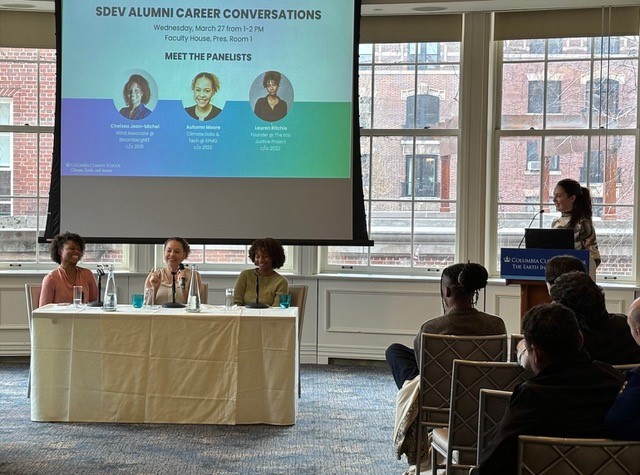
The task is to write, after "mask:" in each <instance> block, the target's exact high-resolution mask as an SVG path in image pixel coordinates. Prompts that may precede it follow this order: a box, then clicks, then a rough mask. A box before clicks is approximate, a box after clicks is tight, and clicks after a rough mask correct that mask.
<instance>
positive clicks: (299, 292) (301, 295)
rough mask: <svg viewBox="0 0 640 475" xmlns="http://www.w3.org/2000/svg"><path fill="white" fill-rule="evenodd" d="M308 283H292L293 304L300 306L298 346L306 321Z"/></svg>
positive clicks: (290, 287) (290, 290)
mask: <svg viewBox="0 0 640 475" xmlns="http://www.w3.org/2000/svg"><path fill="white" fill-rule="evenodd" d="M308 289H309V286H308V285H290V286H289V293H290V294H291V306H292V307H298V346H299V344H300V340H301V338H302V323H303V322H304V308H305V306H306V305H307V291H308Z"/></svg>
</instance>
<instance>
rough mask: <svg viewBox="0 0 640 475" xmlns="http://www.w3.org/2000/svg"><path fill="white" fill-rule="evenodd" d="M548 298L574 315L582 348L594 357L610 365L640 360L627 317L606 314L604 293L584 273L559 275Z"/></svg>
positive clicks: (639, 352)
mask: <svg viewBox="0 0 640 475" xmlns="http://www.w3.org/2000/svg"><path fill="white" fill-rule="evenodd" d="M551 299H552V300H553V301H554V302H557V303H561V304H562V305H566V306H567V307H569V308H570V309H571V310H573V312H574V313H575V314H576V318H577V319H578V324H579V325H580V329H581V330H582V334H583V335H584V347H585V349H586V350H587V351H588V352H589V354H590V355H591V357H592V358H593V359H596V360H599V361H604V362H605V363H609V364H627V363H640V347H639V346H638V345H637V344H636V342H635V341H634V339H633V338H632V337H631V335H630V333H629V327H628V325H627V317H626V316H625V315H622V314H619V313H609V312H607V309H606V307H605V299H604V292H603V291H602V288H601V287H599V286H598V285H597V284H596V283H595V282H594V281H593V280H591V277H589V276H588V275H587V274H585V273H584V272H568V273H566V274H563V275H561V276H560V277H558V278H557V279H556V281H555V284H554V285H553V286H552V287H551Z"/></svg>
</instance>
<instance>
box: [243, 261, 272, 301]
mask: <svg viewBox="0 0 640 475" xmlns="http://www.w3.org/2000/svg"><path fill="white" fill-rule="evenodd" d="M255 274H256V301H255V303H247V304H245V307H247V308H268V307H269V306H268V305H267V304H264V303H260V272H259V271H258V269H256V270H255Z"/></svg>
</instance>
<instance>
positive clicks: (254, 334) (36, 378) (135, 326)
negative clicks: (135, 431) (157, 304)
mask: <svg viewBox="0 0 640 475" xmlns="http://www.w3.org/2000/svg"><path fill="white" fill-rule="evenodd" d="M297 344H298V340H297V309H296V308H289V309H279V308H268V309H247V308H243V307H240V308H235V309H233V310H225V309H224V308H223V307H215V306H209V305H203V310H202V312H201V313H195V314H192V313H187V312H186V311H185V310H184V309H165V308H157V309H154V310H150V311H147V310H139V309H134V308H132V307H131V306H130V305H122V306H119V307H118V309H117V311H116V312H105V311H103V310H102V309H100V308H90V307H83V308H80V309H76V308H74V307H73V306H60V305H55V304H51V305H46V306H44V307H41V308H39V309H37V310H35V311H34V312H33V321H32V333H31V420H34V421H78V422H158V423H187V424H258V423H265V424H279V425H280V424H282V425H289V424H294V423H295V420H296V414H297V397H296V387H297V380H296V378H297V371H296V368H297V364H298V361H297V358H298V351H297Z"/></svg>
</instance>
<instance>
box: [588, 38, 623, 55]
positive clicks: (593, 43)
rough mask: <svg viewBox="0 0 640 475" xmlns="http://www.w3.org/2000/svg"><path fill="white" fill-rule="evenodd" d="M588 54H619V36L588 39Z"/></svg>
mask: <svg viewBox="0 0 640 475" xmlns="http://www.w3.org/2000/svg"><path fill="white" fill-rule="evenodd" d="M587 44H588V45H589V46H588V52H589V53H591V51H593V54H594V55H609V54H620V37H619V36H611V37H609V36H600V37H598V38H590V39H589V42H588V43H587Z"/></svg>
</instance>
